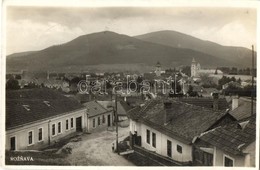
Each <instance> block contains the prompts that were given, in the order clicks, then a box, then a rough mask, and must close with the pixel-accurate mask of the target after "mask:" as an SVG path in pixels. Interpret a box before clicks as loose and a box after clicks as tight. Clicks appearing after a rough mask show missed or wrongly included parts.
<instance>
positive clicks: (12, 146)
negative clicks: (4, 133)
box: [10, 137, 16, 151]
mask: <svg viewBox="0 0 260 170" xmlns="http://www.w3.org/2000/svg"><path fill="white" fill-rule="evenodd" d="M10 145H11V147H10V150H11V151H15V150H16V147H15V146H16V141H15V137H11V138H10Z"/></svg>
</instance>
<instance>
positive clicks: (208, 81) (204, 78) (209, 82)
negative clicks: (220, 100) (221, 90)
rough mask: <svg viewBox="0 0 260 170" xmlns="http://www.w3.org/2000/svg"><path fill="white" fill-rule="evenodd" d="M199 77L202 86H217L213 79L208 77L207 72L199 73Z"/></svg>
mask: <svg viewBox="0 0 260 170" xmlns="http://www.w3.org/2000/svg"><path fill="white" fill-rule="evenodd" d="M200 79H201V86H202V87H204V88H209V87H213V88H215V87H217V85H216V83H215V82H214V81H213V78H212V77H209V75H208V74H201V75H200Z"/></svg>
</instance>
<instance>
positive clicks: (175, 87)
mask: <svg viewBox="0 0 260 170" xmlns="http://www.w3.org/2000/svg"><path fill="white" fill-rule="evenodd" d="M174 94H176V73H175V74H174Z"/></svg>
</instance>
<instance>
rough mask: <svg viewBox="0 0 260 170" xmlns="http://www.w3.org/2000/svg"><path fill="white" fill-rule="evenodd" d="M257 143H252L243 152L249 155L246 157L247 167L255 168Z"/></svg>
mask: <svg viewBox="0 0 260 170" xmlns="http://www.w3.org/2000/svg"><path fill="white" fill-rule="evenodd" d="M255 146H256V144H255V142H252V143H251V144H250V145H249V146H247V148H246V149H245V150H244V151H243V152H244V153H248V154H247V155H246V157H245V166H247V167H255V166H256V165H255V150H256V147H255Z"/></svg>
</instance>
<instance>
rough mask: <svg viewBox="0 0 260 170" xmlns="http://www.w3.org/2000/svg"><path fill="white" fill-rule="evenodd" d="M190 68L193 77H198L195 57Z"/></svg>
mask: <svg viewBox="0 0 260 170" xmlns="http://www.w3.org/2000/svg"><path fill="white" fill-rule="evenodd" d="M190 70H191V77H196V75H197V64H196V61H195V59H194V58H193V59H192V62H191V67H190Z"/></svg>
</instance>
